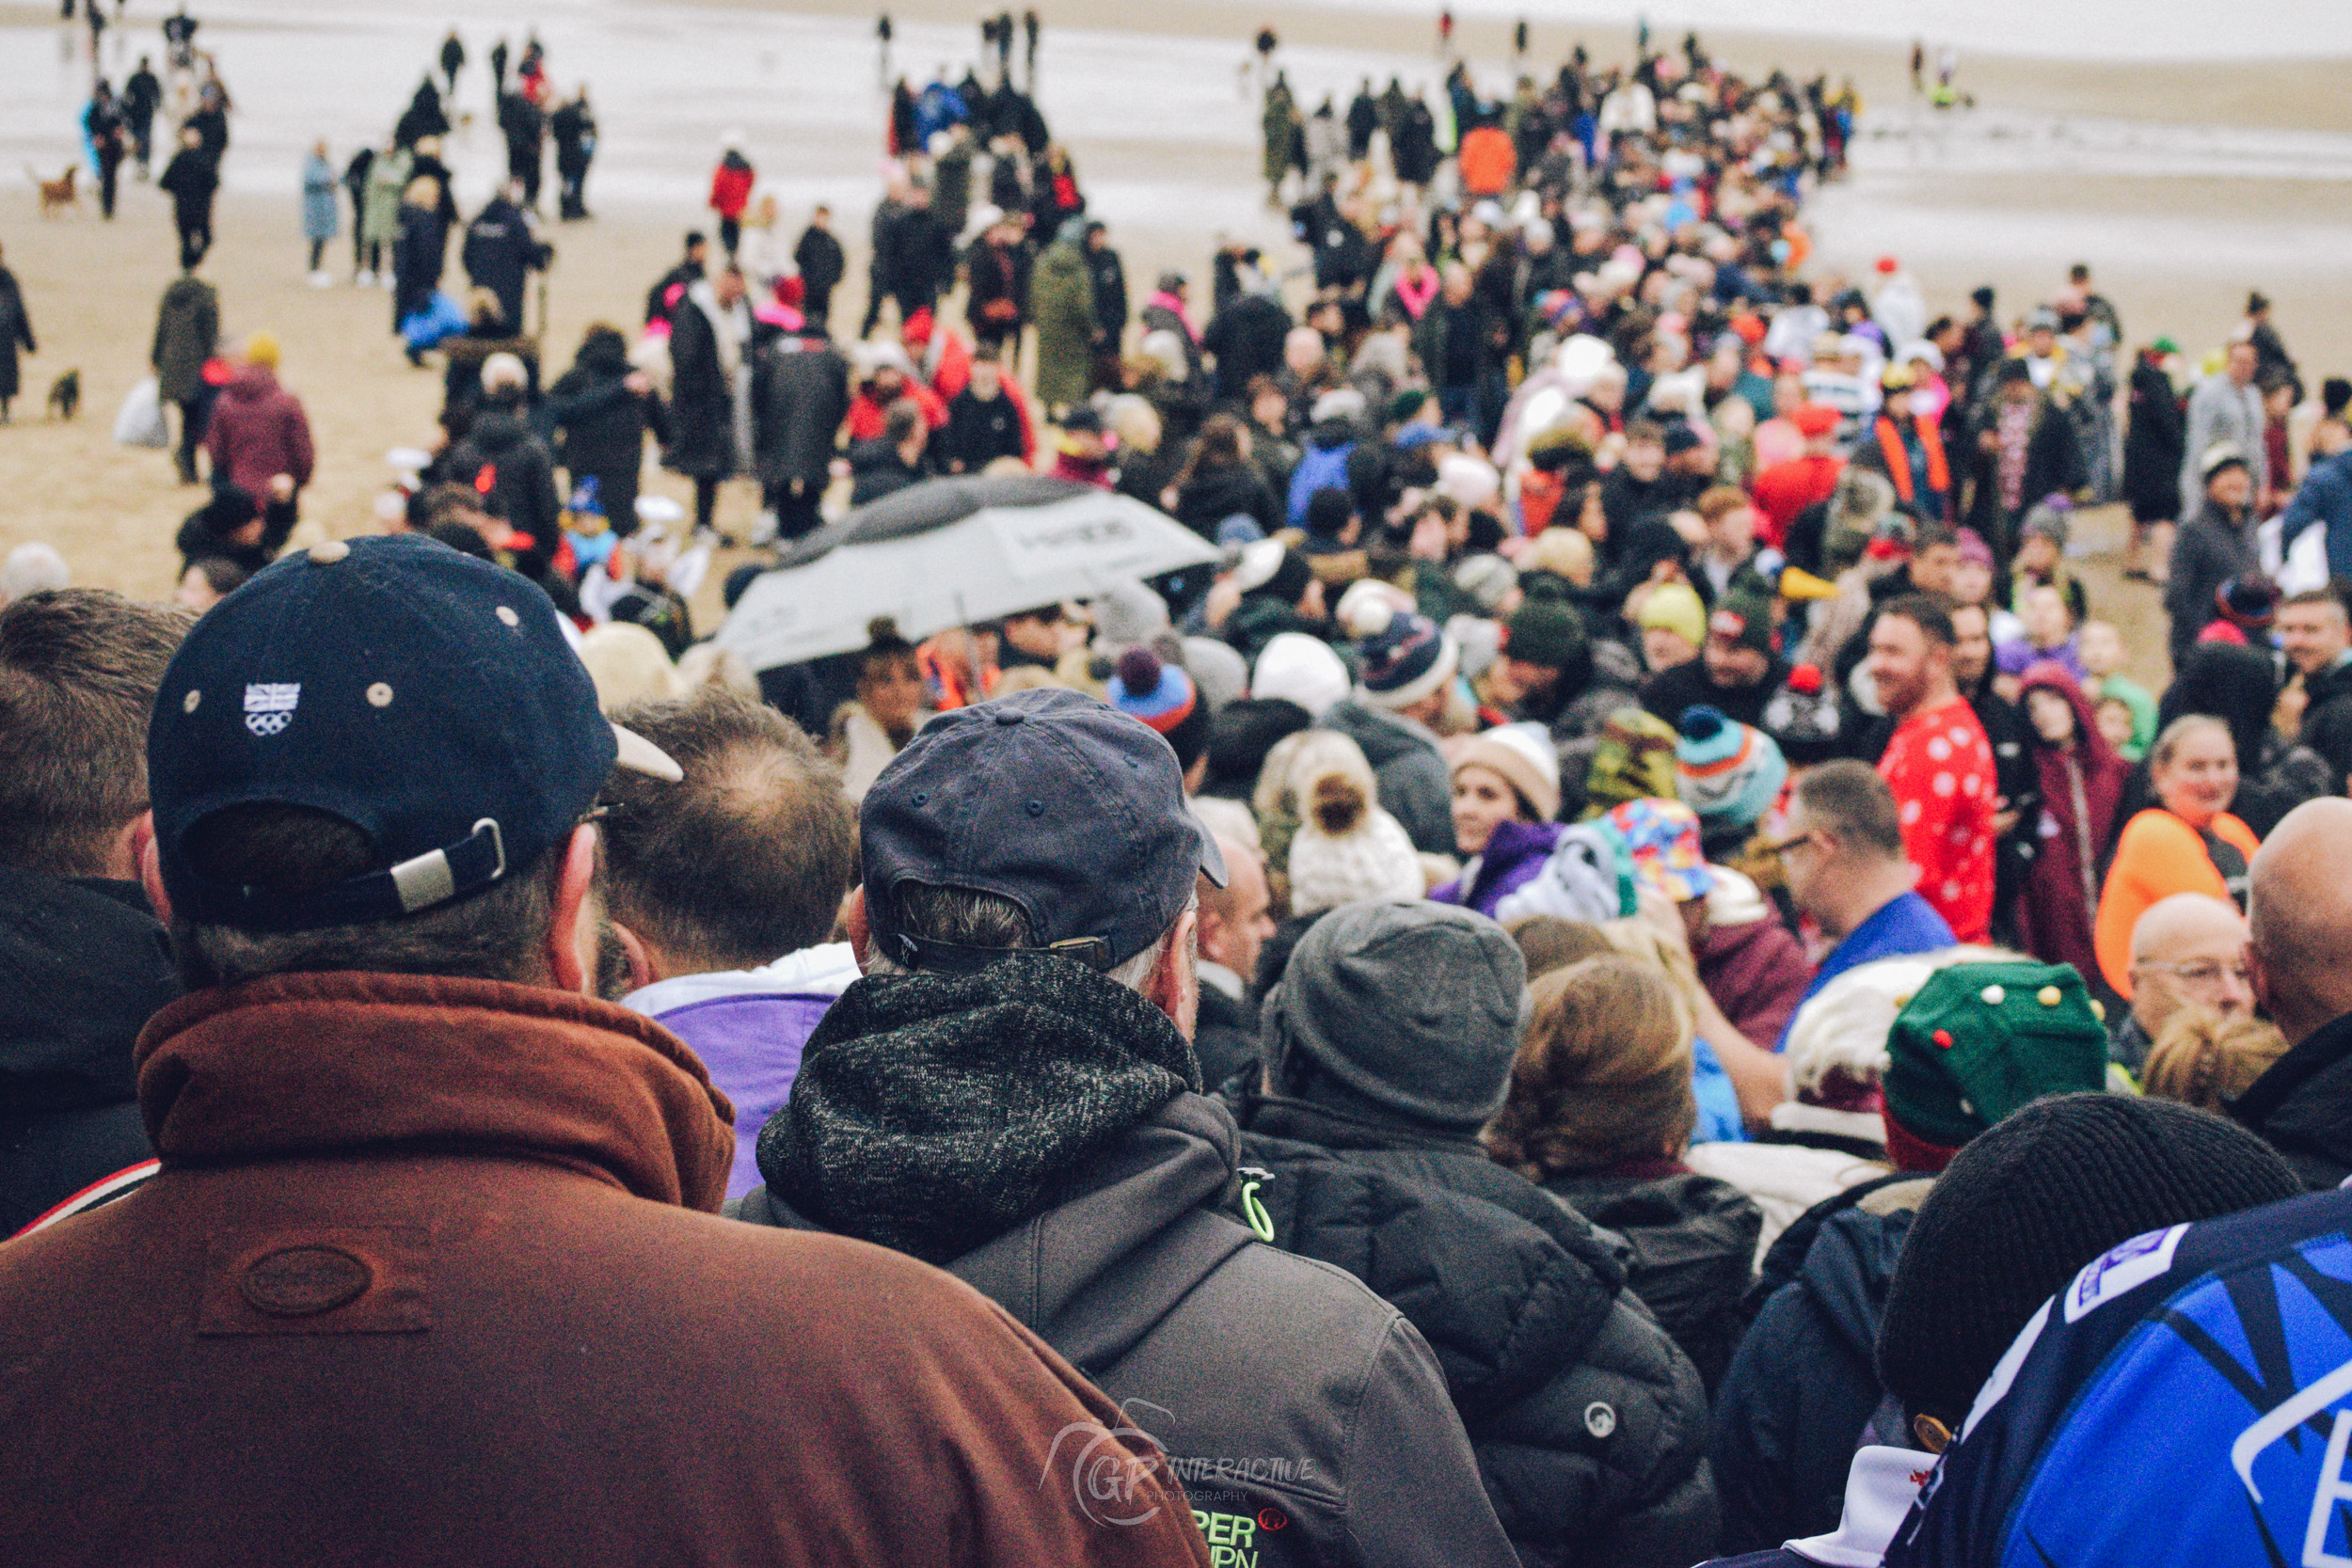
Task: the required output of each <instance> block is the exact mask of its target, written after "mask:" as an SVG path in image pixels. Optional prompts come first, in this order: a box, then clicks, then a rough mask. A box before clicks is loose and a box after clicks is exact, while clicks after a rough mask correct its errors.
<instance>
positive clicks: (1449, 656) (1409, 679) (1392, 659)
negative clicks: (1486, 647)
mask: <svg viewBox="0 0 2352 1568" xmlns="http://www.w3.org/2000/svg"><path fill="white" fill-rule="evenodd" d="M1378 608H1385V607H1378ZM1360 651H1361V653H1362V655H1363V688H1364V700H1365V701H1366V702H1368V703H1370V704H1372V705H1373V706H1375V707H1382V708H1390V709H1395V708H1401V707H1410V706H1411V705H1413V704H1415V703H1418V702H1420V701H1421V700H1422V698H1424V697H1426V696H1428V695H1429V694H1430V693H1431V692H1433V691H1436V690H1437V689H1438V688H1440V687H1442V686H1444V685H1445V683H1446V682H1448V681H1450V680H1452V679H1453V678H1454V669H1455V668H1456V666H1457V665H1459V663H1460V662H1461V649H1460V648H1459V647H1457V646H1456V645H1455V643H1454V639H1453V638H1451V637H1449V636H1447V635H1446V634H1445V633H1444V632H1443V631H1441V630H1439V629H1438V625H1437V623H1436V622H1434V621H1431V620H1430V619H1429V618H1428V617H1427V616H1425V615H1418V614H1415V613H1414V612H1413V611H1411V610H1396V611H1394V612H1393V613H1391V614H1390V615H1389V616H1388V617H1387V618H1386V620H1385V621H1384V622H1383V624H1382V625H1381V626H1379V628H1378V629H1377V630H1376V631H1373V632H1371V633H1370V634H1369V635H1367V636H1365V638H1364V641H1363V645H1362V648H1361V650H1360Z"/></svg>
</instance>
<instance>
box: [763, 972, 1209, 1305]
mask: <svg viewBox="0 0 2352 1568" xmlns="http://www.w3.org/2000/svg"><path fill="white" fill-rule="evenodd" d="M1187 1088H1189V1089H1193V1090H1195V1091H1198V1090H1199V1089H1200V1068H1199V1067H1198V1066H1197V1065H1196V1063H1195V1062H1194V1059H1193V1054H1192V1047H1191V1046H1190V1045H1189V1044H1187V1043H1186V1041H1185V1039H1184V1036H1183V1035H1182V1034H1180V1033H1179V1032H1178V1031H1177V1029H1176V1026H1175V1025H1174V1024H1173V1023H1171V1022H1168V1016H1167V1015H1166V1014H1165V1013H1162V1012H1161V1011H1160V1010H1159V1009H1158V1008H1157V1007H1154V1006H1152V1004H1150V1003H1149V1002H1146V1001H1145V1000H1144V999H1143V998H1142V997H1141V996H1139V995H1137V994H1136V992H1134V991H1132V990H1128V989H1126V988H1125V987H1124V986H1120V985H1117V984H1115V983H1113V982H1112V981H1109V980H1106V979H1104V977H1103V976H1102V975H1100V974H1096V973H1095V972H1094V971H1093V970H1091V969H1089V968H1087V967H1086V966H1085V965H1083V964H1081V963H1078V962H1076V961H1074V960H1073V959H1070V958H1056V957H1053V956H1051V955H1048V954H1043V953H1034V954H1028V953H1024V954H1016V955H1014V956H1012V957H1009V958H1004V959H1002V960H1000V961H998V962H997V963H994V964H992V965H991V966H990V967H988V968H987V969H985V970H982V971H980V972H979V973H977V974H906V975H887V976H879V975H878V976H875V977H872V978H869V979H865V980H860V981H858V982H857V983H856V984H854V985H852V986H850V989H849V990H845V991H843V992H842V993H841V999H840V1000H839V1001H837V1002H835V1003H834V1005H833V1006H832V1007H831V1008H830V1009H828V1010H827V1012H826V1014H825V1016H824V1020H823V1022H820V1023H818V1026H817V1031H816V1033H815V1034H813V1035H812V1036H810V1037H809V1041H808V1047H807V1050H806V1051H805V1052H804V1053H803V1055H802V1058H801V1070H800V1073H799V1076H798V1077H796V1078H795V1079H794V1080H793V1084H792V1098H791V1100H790V1101H788V1102H787V1104H786V1106H785V1108H784V1109H783V1110H782V1111H781V1112H779V1113H778V1114H777V1115H776V1116H775V1117H773V1118H772V1119H771V1120H770V1121H769V1123H768V1125H767V1126H766V1127H765V1128H764V1129H762V1130H761V1132H760V1134H759V1173H760V1175H761V1176H762V1177H764V1178H766V1179H767V1182H768V1185H769V1187H770V1189H771V1191H772V1192H773V1193H774V1194H775V1196H777V1197H778V1198H780V1199H781V1200H783V1201H784V1202H785V1203H787V1204H788V1205H789V1206H790V1207H791V1208H793V1209H795V1210H797V1211H798V1212H801V1213H802V1214H803V1215H806V1216H807V1217H808V1218H809V1219H811V1220H814V1221H816V1222H817V1223H818V1224H820V1225H823V1226H824V1227H827V1228H828V1229H831V1230H834V1231H837V1232H839V1233H841V1234H843V1235H848V1236H855V1237H858V1238H860V1239H862V1240H865V1241H869V1242H874V1243H880V1244H881V1245H882V1246H886V1247H892V1248H895V1249H896V1250H898V1251H899V1252H905V1253H911V1254H913V1255H914V1257H917V1258H920V1259H924V1260H925V1261H927V1262H931V1263H946V1262H947V1261H949V1260H951V1259H956V1258H959V1257H961V1256H962V1255H963V1254H964V1253H966V1252H969V1251H971V1250H972V1249H973V1248H975V1247H977V1246H979V1245H981V1244H982V1243H986V1242H988V1241H990V1240H992V1239H993V1238H994V1237H995V1236H997V1235H999V1234H1001V1233H1002V1232H1003V1231H1005V1230H1007V1229H1009V1227H1012V1226H1014V1225H1016V1224H1018V1223H1020V1222H1021V1221H1023V1220H1025V1219H1027V1218H1028V1217H1029V1216H1030V1215H1032V1214H1035V1213H1038V1212H1041V1211H1042V1210H1044V1209H1046V1208H1048V1207H1050V1206H1051V1205H1052V1203H1053V1202H1054V1200H1055V1195H1056V1191H1057V1183H1058V1181H1059V1180H1060V1179H1061V1178H1063V1177H1064V1176H1066V1175H1067V1174H1068V1173H1070V1172H1071V1171H1072V1170H1073V1168H1074V1167H1075V1166H1077V1165H1078V1164H1080V1163H1081V1162H1082V1161H1084V1160H1085V1159H1086V1158H1087V1156H1089V1154H1091V1153H1093V1152H1094V1151H1095V1150H1097V1149H1099V1148H1102V1147H1103V1146H1104V1144H1105V1143H1107V1142H1108V1141H1109V1140H1111V1139H1112V1138H1114V1137H1116V1136H1117V1135H1118V1134H1120V1133H1121V1132H1125V1131H1126V1130H1127V1129H1129V1128H1131V1127H1133V1126H1135V1125H1136V1123H1137V1122H1139V1121H1141V1120H1143V1118H1144V1117H1148V1116H1150V1115H1151V1114H1152V1112H1153V1111H1155V1110H1157V1109H1158V1108H1159V1107H1160V1106H1162V1105H1164V1104H1166V1103H1167V1102H1168V1101H1169V1100H1172V1099H1174V1098H1175V1097H1176V1095H1178V1094H1179V1093H1181V1092H1183V1091H1184V1090H1185V1089H1187Z"/></svg>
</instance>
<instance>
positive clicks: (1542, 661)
mask: <svg viewBox="0 0 2352 1568" xmlns="http://www.w3.org/2000/svg"><path fill="white" fill-rule="evenodd" d="M1504 631H1505V635H1504V637H1503V640H1502V651H1503V652H1504V653H1506V654H1509V655H1510V656H1511V657H1513V658H1518V659H1525V660H1526V661H1527V662H1528V663H1530V664H1534V665H1538V666H1540V667H1542V668H1543V669H1546V670H1565V669H1568V668H1569V667H1570V666H1572V665H1575V664H1576V663H1578V662H1579V661H1580V660H1581V659H1583V658H1584V657H1585V652H1584V617H1583V616H1581V615H1580V614H1578V613H1577V612H1576V607H1575V606H1573V605H1566V604H1561V603H1559V602H1557V601H1555V600H1549V599H1531V600H1529V601H1527V602H1526V603H1525V604H1522V605H1520V606H1519V608H1518V610H1514V611H1512V612H1511V619H1510V620H1509V621H1508V622H1507V623H1505V626H1504Z"/></svg>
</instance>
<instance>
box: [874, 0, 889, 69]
mask: <svg viewBox="0 0 2352 1568" xmlns="http://www.w3.org/2000/svg"><path fill="white" fill-rule="evenodd" d="M874 40H875V41H876V42H877V43H879V44H880V45H881V46H882V67H881V70H882V75H881V78H880V80H881V82H882V86H883V87H888V86H890V13H889V12H888V11H884V12H882V15H880V16H878V17H876V18H875V19H874Z"/></svg>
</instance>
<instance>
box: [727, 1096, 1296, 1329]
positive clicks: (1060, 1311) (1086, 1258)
mask: <svg viewBox="0 0 2352 1568" xmlns="http://www.w3.org/2000/svg"><path fill="white" fill-rule="evenodd" d="M1239 1136H1240V1134H1239V1133H1238V1132H1236V1131H1235V1130H1234V1127H1233V1119H1232V1117H1230V1116H1229V1115H1227V1114H1226V1111H1225V1108H1224V1107H1223V1106H1222V1105H1220V1104H1219V1103H1217V1102H1216V1101H1214V1100H1209V1099H1205V1098H1203V1097H1202V1096H1200V1095H1197V1094H1190V1093H1186V1094H1180V1095H1178V1096H1177V1097H1176V1098H1175V1099H1173V1100H1171V1101H1168V1103H1167V1104H1166V1105H1163V1106H1161V1107H1160V1109H1159V1110H1158V1111H1156V1112H1154V1113H1152V1116H1150V1117H1146V1118H1145V1119H1144V1120H1143V1121H1142V1122H1139V1123H1137V1124H1136V1126H1134V1127H1132V1128H1130V1129H1129V1130H1128V1131H1127V1132H1124V1133H1122V1134H1120V1136H1119V1137H1117V1138H1115V1139H1114V1140H1113V1141H1112V1142H1111V1143H1110V1144H1109V1145H1107V1146H1106V1147H1105V1148H1104V1149H1103V1150H1102V1151H1101V1152H1100V1153H1099V1154H1097V1155H1096V1156H1095V1157H1094V1158H1093V1159H1091V1160H1090V1161H1089V1162H1088V1163H1087V1164H1086V1166H1085V1168H1084V1169H1083V1170H1081V1171H1080V1172H1078V1173H1077V1174H1076V1175H1074V1176H1073V1178H1072V1179H1071V1180H1070V1181H1069V1182H1068V1183H1067V1185H1066V1186H1065V1189H1064V1192H1063V1194H1062V1196H1060V1197H1059V1198H1058V1199H1057V1201H1056V1202H1055V1204H1054V1205H1053V1207H1051V1208H1049V1209H1046V1210H1043V1211H1041V1212H1038V1213H1035V1214H1032V1215H1031V1216H1029V1218H1028V1219H1027V1220H1025V1221H1024V1222H1023V1223H1021V1224H1019V1225H1016V1226H1015V1227H1012V1228H1011V1229H1009V1230H1008V1231H1006V1232H1004V1233H1003V1234H1002V1235H999V1236H997V1237H996V1238H995V1239H994V1240H993V1241H990V1242H986V1243H982V1244H981V1245H979V1246H977V1247H975V1248H974V1249H973V1250H971V1251H970V1252H967V1253H965V1254H964V1255H963V1256H962V1257H961V1258H956V1259H949V1260H948V1261H947V1262H946V1263H945V1264H944V1267H946V1270H947V1272H948V1273H950V1274H952V1275H955V1276H956V1277H957V1278H959V1279H961V1280H962V1281H963V1282H964V1283H965V1284H967V1285H969V1286H971V1287H972V1288H973V1289H974V1290H976V1291H979V1292H980V1293H981V1294H982V1295H984V1296H987V1297H988V1298H989V1299H990V1300H991V1301H993V1302H995V1303H996V1304H997V1305H998V1306H999V1307H1003V1308H1005V1310H1006V1311H1008V1312H1010V1313H1011V1314H1012V1315H1013V1316H1014V1317H1016V1318H1018V1319H1019V1320H1021V1323H1022V1325H1023V1326H1024V1327H1025V1328H1027V1329H1029V1330H1030V1331H1031V1332H1033V1333H1035V1334H1036V1335H1037V1336H1038V1337H1039V1338H1041V1339H1043V1340H1045V1341H1046V1342H1047V1343H1048V1344H1050V1345H1052V1346H1053V1347H1054V1348H1055V1349H1056V1350H1057V1352H1059V1353H1060V1354H1061V1355H1062V1356H1063V1357H1064V1358H1066V1359H1067V1360H1069V1361H1070V1362H1072V1363H1073V1365H1075V1366H1076V1367H1078V1368H1079V1369H1080V1370H1084V1371H1088V1372H1089V1375H1093V1374H1099V1373H1100V1372H1101V1370H1103V1369H1104V1368H1106V1367H1110V1366H1115V1365H1117V1364H1118V1363H1119V1362H1120V1360H1121V1359H1123V1358H1124V1357H1125V1356H1126V1354H1127V1353H1128V1352H1129V1351H1131V1350H1133V1349H1134V1348H1135V1347H1136V1344H1138V1343H1139V1342H1140V1341H1141V1340H1142V1339H1143V1338H1144V1337H1145V1336H1146V1335H1148V1334H1150V1333H1151V1332H1152V1330H1153V1329H1154V1328H1156V1327H1157V1326H1159V1324H1160V1323H1161V1322H1162V1320H1164V1319H1165V1318H1167V1316H1168V1313H1170V1312H1171V1311H1173V1310H1175V1308H1176V1307H1177V1306H1178V1304H1180V1303H1181V1302H1182V1301H1183V1300H1184V1297H1185V1296H1187V1295H1189V1294H1190V1293H1191V1291H1192V1290H1193V1288H1194V1287H1195V1286H1197V1285H1198V1284H1200V1281H1201V1280H1202V1279H1204V1278H1206V1277H1207V1276H1208V1275H1210V1274H1211V1273H1212V1272H1214V1271H1215V1270H1216V1268H1217V1267H1218V1266H1219V1265H1220V1264H1222V1263H1223V1262H1224V1261H1225V1260H1226V1259H1228V1258H1230V1257H1232V1255H1233V1254H1234V1253H1235V1252H1238V1251H1239V1250H1240V1249H1241V1248H1243V1247H1245V1246H1248V1244H1249V1243H1250V1241H1251V1235H1250V1232H1249V1230H1248V1228H1247V1227H1244V1226H1242V1225H1241V1224H1239V1223H1238V1222H1236V1221H1234V1220H1233V1219H1232V1218H1231V1217H1230V1216H1228V1215H1225V1214H1223V1213H1221V1212H1218V1211H1217V1209H1216V1203H1217V1201H1218V1199H1219V1198H1220V1197H1221V1196H1222V1195H1223V1194H1224V1192H1225V1189H1226V1186H1227V1184H1228V1183H1229V1182H1230V1181H1231V1180H1232V1175H1233V1160H1234V1148H1235V1145H1236V1143H1237V1141H1238V1139H1239ZM730 1212H735V1213H736V1214H737V1216H738V1217H739V1218H741V1219H744V1220H749V1221H751V1222H753V1223H754V1224H761V1225H777V1226H784V1227H788V1228H793V1229H803V1230H816V1229H822V1228H823V1227H821V1226H818V1225H817V1224H816V1223H815V1222H813V1221H812V1220H810V1219H809V1218H807V1217H806V1216H805V1215H804V1214H803V1213H801V1212H799V1211H798V1210H796V1209H794V1208H792V1207H791V1205H789V1204H788V1203H787V1202H786V1201H785V1200H784V1199H783V1198H781V1197H779V1196H777V1195H776V1193H775V1191H774V1190H773V1189H772V1188H762V1189H761V1190H760V1191H758V1192H755V1193H753V1194H751V1195H750V1196H748V1197H746V1198H745V1199H744V1200H743V1202H742V1203H741V1204H740V1205H739V1206H738V1207H737V1208H735V1209H733V1210H731V1211H730Z"/></svg>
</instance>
